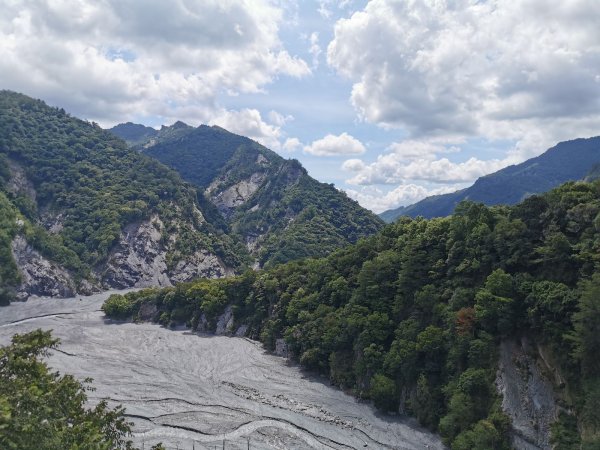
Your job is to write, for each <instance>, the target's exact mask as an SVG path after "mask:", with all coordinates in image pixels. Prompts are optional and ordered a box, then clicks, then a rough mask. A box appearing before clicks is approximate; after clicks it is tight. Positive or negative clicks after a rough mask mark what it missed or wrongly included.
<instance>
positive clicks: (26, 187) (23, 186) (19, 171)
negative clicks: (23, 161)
mask: <svg viewBox="0 0 600 450" xmlns="http://www.w3.org/2000/svg"><path fill="white" fill-rule="evenodd" d="M8 167H9V169H10V175H11V176H10V180H9V181H8V184H7V186H6V187H7V189H8V191H9V192H12V193H13V194H15V195H23V196H25V197H29V198H30V199H31V200H33V201H34V202H35V201H36V192H35V188H34V187H33V184H32V183H31V181H29V180H28V179H27V176H26V175H25V171H24V170H23V168H22V167H21V166H20V165H19V164H17V163H16V162H14V161H12V160H8Z"/></svg>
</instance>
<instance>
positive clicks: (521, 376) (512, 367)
mask: <svg viewBox="0 0 600 450" xmlns="http://www.w3.org/2000/svg"><path fill="white" fill-rule="evenodd" d="M535 352H536V351H535V350H534V349H533V348H532V346H531V345H530V344H529V342H528V340H527V339H526V338H522V339H521V340H520V341H516V340H508V341H504V342H502V344H501V345H500V364H499V369H498V374H497V377H496V386H497V388H498V391H499V392H500V393H501V394H502V396H503V399H502V409H503V410H504V412H505V413H506V414H507V415H508V416H509V417H510V419H511V422H512V430H511V440H512V445H513V447H514V448H515V449H517V450H521V449H522V450H538V449H550V448H551V445H550V426H551V424H552V423H553V422H554V421H555V420H556V419H557V415H558V411H557V406H556V399H555V396H554V391H553V388H552V383H551V382H550V381H549V380H548V378H547V377H546V376H545V375H544V374H543V373H542V371H541V370H540V367H539V366H538V361H537V354H536V353H535Z"/></svg>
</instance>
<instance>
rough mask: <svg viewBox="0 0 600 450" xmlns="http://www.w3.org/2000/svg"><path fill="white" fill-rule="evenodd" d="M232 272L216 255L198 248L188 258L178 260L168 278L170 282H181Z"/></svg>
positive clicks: (217, 276) (231, 273)
mask: <svg viewBox="0 0 600 450" xmlns="http://www.w3.org/2000/svg"><path fill="white" fill-rule="evenodd" d="M233 274H234V272H233V270H231V269H229V268H227V267H226V266H225V264H223V262H222V261H221V260H220V259H219V258H218V257H217V256H216V255H213V254H211V253H208V252H207V251H205V250H200V251H198V252H196V253H194V254H193V255H192V256H190V257H189V258H187V259H185V260H182V261H179V262H178V263H177V265H176V266H175V269H174V270H173V274H172V275H171V277H170V280H171V282H172V283H181V282H186V281H190V280H193V279H194V278H199V277H202V278H221V277H224V276H230V275H233Z"/></svg>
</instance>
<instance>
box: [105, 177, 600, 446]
mask: <svg viewBox="0 0 600 450" xmlns="http://www.w3.org/2000/svg"><path fill="white" fill-rule="evenodd" d="M599 260H600V181H596V182H593V183H572V182H571V183H567V184H565V185H563V186H561V187H559V188H557V189H555V190H553V191H551V192H549V193H547V194H544V195H541V196H533V197H530V198H528V199H526V200H525V201H524V202H523V203H521V204H519V205H517V206H514V207H506V206H502V207H491V208H490V207H486V206H484V205H482V204H476V203H469V202H463V203H461V204H460V205H459V206H458V207H457V208H456V211H455V214H454V215H453V216H451V217H447V218H442V219H434V220H425V219H423V218H417V219H409V218H403V219H400V220H399V221H398V222H396V223H394V224H391V225H389V226H387V227H386V228H384V229H383V230H382V231H381V232H380V233H379V234H377V235H375V236H372V237H369V238H366V239H363V240H360V241H359V242H358V243H357V244H356V245H354V246H350V247H347V248H344V249H342V250H338V251H336V252H334V253H333V254H332V255H330V256H329V257H327V258H324V259H309V260H304V261H299V262H292V263H289V264H286V265H280V266H277V267H274V268H272V269H270V270H268V271H262V272H248V273H245V274H243V275H242V276H239V277H236V278H231V279H225V280H214V281H211V280H199V281H197V282H193V283H187V284H182V285H178V286H175V287H172V288H167V289H149V290H144V291H139V292H135V293H129V294H126V295H125V296H118V295H117V296H112V297H111V298H110V299H109V300H108V301H107V302H106V304H105V305H104V311H105V312H106V314H107V315H109V316H111V315H114V316H118V317H121V318H125V317H131V318H133V319H136V320H141V319H144V317H142V316H140V308H141V306H142V305H143V304H145V303H153V304H154V305H156V306H157V310H158V311H157V313H156V315H155V316H154V317H153V319H154V320H156V321H160V322H161V323H162V324H164V325H174V324H177V323H185V322H186V323H187V324H188V326H190V327H191V328H196V327H198V324H199V323H203V324H205V325H208V327H213V328H214V326H215V325H216V318H217V316H218V315H219V314H220V313H221V312H222V311H223V310H224V308H225V307H226V305H231V306H232V308H233V312H234V320H235V324H234V327H237V326H238V325H240V324H246V325H248V327H249V328H248V335H249V336H251V337H253V338H257V339H260V340H261V341H262V342H263V343H264V344H265V345H266V346H267V347H268V348H270V349H273V348H274V346H275V342H276V340H277V339H279V338H284V339H285V341H286V342H287V344H288V346H289V349H290V350H291V352H292V354H293V355H294V358H295V359H297V360H298V361H299V362H300V363H301V364H302V365H303V366H305V367H307V368H310V369H312V370H314V371H317V372H320V373H322V374H324V375H326V376H328V377H329V378H330V380H331V381H332V382H333V383H335V384H337V385H339V386H341V387H342V388H344V389H348V390H351V391H352V392H354V394H355V395H357V396H359V397H362V398H370V399H372V400H373V401H374V403H375V405H376V406H377V407H378V408H380V409H382V410H384V411H398V410H400V411H402V412H407V413H410V414H412V415H414V416H416V417H417V418H418V419H419V421H420V422H421V423H422V424H424V425H426V426H427V427H429V428H431V429H432V430H436V431H438V432H439V433H441V435H442V436H443V438H444V440H445V441H446V442H447V443H448V444H449V445H451V446H452V448H453V449H490V448H494V449H503V448H508V447H509V443H508V440H507V430H508V427H509V421H508V418H507V417H506V416H505V415H504V414H503V413H502V411H501V408H500V399H499V396H498V394H497V391H496V388H495V385H494V380H495V376H496V369H497V361H498V344H499V342H500V341H501V340H503V339H511V338H518V337H519V336H522V335H526V336H527V337H528V338H529V339H532V340H534V341H535V342H536V343H537V344H539V345H540V346H541V347H542V348H543V349H544V352H545V354H547V357H548V358H550V359H551V360H552V361H553V362H554V364H555V366H556V368H557V370H558V371H559V372H560V374H561V377H562V379H564V380H566V384H565V385H564V386H557V389H558V395H559V398H560V401H561V403H562V404H563V406H564V409H565V411H572V414H574V415H570V414H567V413H565V414H562V415H561V418H560V420H559V421H558V422H557V423H556V424H555V426H554V429H553V439H554V442H555V445H556V446H557V448H580V446H582V447H581V448H587V449H591V448H598V446H599V445H600V416H599V415H598V408H597V405H598V404H599V402H600V384H599V380H600V366H599V365H598V359H597V357H595V356H596V355H597V354H598V352H599V351H600V341H599V338H598V336H600V330H599V329H598V327H599V326H600V325H599V324H600V276H598V275H597V272H598V269H599ZM144 310H148V308H144Z"/></svg>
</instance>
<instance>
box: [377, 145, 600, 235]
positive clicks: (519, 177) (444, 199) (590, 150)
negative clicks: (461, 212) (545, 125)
mask: <svg viewBox="0 0 600 450" xmlns="http://www.w3.org/2000/svg"><path fill="white" fill-rule="evenodd" d="M599 162H600V136H598V137H593V138H589V139H575V140H573V141H566V142H561V143H559V144H557V145H556V146H554V147H552V148H551V149H549V150H547V151H546V152H545V153H543V154H542V155H540V156H537V157H535V158H531V159H528V160H527V161H525V162H523V163H521V164H517V165H514V166H509V167H506V168H504V169H502V170H499V171H498V172H494V173H492V174H490V175H486V176H484V177H481V178H479V179H478V180H477V181H476V182H475V184H473V186H471V187H468V188H466V189H463V190H460V191H457V192H453V193H451V194H444V195H436V196H431V197H427V198H425V199H423V200H421V201H420V202H417V203H415V204H413V205H409V206H401V207H400V208H396V209H392V210H388V211H385V212H383V213H381V214H380V215H379V216H380V217H381V218H382V219H383V220H385V221H386V222H388V223H389V222H393V221H394V220H396V219H397V218H398V217H400V216H409V217H417V216H423V217H425V218H432V217H444V216H447V215H450V214H452V212H453V211H454V208H455V207H456V205H458V203H460V202H461V201H463V200H471V201H475V202H481V203H484V204H486V205H501V204H503V205H514V204H516V203H518V202H520V201H522V200H523V199H525V198H526V197H528V196H530V195H532V194H539V193H542V192H546V191H548V190H550V189H552V188H554V187H556V186H558V185H560V184H561V183H564V182H566V181H575V180H581V179H583V178H584V177H585V175H586V174H587V173H588V172H589V170H590V169H591V167H592V166H594V164H597V163H599Z"/></svg>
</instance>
